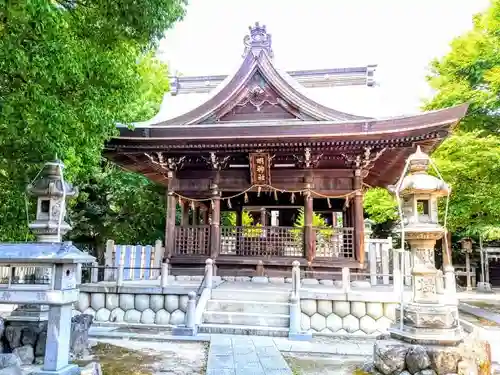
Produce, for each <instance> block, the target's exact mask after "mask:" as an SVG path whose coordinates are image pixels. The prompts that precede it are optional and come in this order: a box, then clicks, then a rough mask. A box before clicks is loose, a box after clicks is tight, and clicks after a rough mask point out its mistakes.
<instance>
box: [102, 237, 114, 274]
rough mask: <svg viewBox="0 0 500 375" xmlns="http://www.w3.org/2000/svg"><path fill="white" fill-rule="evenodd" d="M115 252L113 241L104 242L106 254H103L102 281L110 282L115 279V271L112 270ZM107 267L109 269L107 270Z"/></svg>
mask: <svg viewBox="0 0 500 375" xmlns="http://www.w3.org/2000/svg"><path fill="white" fill-rule="evenodd" d="M114 251H115V241H113V240H107V241H106V252H105V253H104V264H105V265H106V268H105V269H104V281H111V280H113V279H116V277H115V269H114V268H113V266H114V263H113V254H114ZM108 267H109V268H108Z"/></svg>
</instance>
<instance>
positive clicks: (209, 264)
mask: <svg viewBox="0 0 500 375" xmlns="http://www.w3.org/2000/svg"><path fill="white" fill-rule="evenodd" d="M213 274H214V262H213V260H212V259H210V258H209V259H207V260H206V261H205V288H207V289H212V288H213Z"/></svg>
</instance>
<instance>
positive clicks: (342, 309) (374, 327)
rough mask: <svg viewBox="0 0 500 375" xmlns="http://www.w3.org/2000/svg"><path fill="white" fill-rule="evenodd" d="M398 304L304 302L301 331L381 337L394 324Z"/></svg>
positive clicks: (335, 301) (302, 302) (321, 300)
mask: <svg viewBox="0 0 500 375" xmlns="http://www.w3.org/2000/svg"><path fill="white" fill-rule="evenodd" d="M397 305H398V303H395V302H376V301H375V302H373V301H346V300H330V299H307V298H304V299H301V301H300V307H301V311H302V314H301V327H302V329H303V330H305V331H308V332H311V333H321V334H345V335H347V334H348V335H362V336H365V335H375V336H376V335H379V334H380V333H385V332H386V331H387V329H388V328H389V326H390V325H391V324H392V322H393V321H394V320H395V309H396V306H397Z"/></svg>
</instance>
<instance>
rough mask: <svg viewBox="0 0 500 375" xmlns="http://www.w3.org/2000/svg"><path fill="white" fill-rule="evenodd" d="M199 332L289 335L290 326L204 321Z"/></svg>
mask: <svg viewBox="0 0 500 375" xmlns="http://www.w3.org/2000/svg"><path fill="white" fill-rule="evenodd" d="M198 332H199V333H220V334H225V335H248V336H273V337H288V332H289V329H288V327H286V328H284V327H255V326H247V325H235V324H211V323H203V324H201V325H200V326H199V327H198Z"/></svg>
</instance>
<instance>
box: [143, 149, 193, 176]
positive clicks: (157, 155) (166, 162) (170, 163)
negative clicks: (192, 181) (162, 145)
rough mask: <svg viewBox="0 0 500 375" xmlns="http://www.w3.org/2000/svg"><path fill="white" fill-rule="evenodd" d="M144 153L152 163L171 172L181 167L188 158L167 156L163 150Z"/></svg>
mask: <svg viewBox="0 0 500 375" xmlns="http://www.w3.org/2000/svg"><path fill="white" fill-rule="evenodd" d="M144 155H146V157H147V158H148V159H149V161H150V162H151V164H154V165H156V166H158V167H159V168H160V169H162V170H164V171H166V172H170V173H172V172H175V171H177V170H179V169H181V168H182V166H183V164H184V161H185V160H186V157H185V156H181V157H167V158H165V157H164V155H163V153H162V152H154V153H152V154H149V153H147V152H145V153H144ZM170 173H169V177H170Z"/></svg>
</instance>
